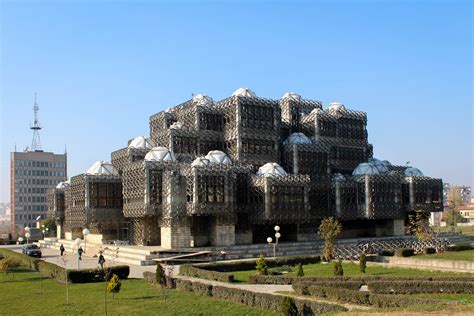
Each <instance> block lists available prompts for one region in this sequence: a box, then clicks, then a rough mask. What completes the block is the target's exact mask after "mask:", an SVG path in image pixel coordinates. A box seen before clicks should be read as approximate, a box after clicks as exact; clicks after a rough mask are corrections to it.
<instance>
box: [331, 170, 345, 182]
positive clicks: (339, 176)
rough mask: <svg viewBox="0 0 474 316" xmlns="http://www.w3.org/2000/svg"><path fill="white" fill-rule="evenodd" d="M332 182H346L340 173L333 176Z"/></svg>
mask: <svg viewBox="0 0 474 316" xmlns="http://www.w3.org/2000/svg"><path fill="white" fill-rule="evenodd" d="M333 179H334V181H344V180H346V177H344V175H343V174H342V173H339V172H338V173H335V174H334V178H333Z"/></svg>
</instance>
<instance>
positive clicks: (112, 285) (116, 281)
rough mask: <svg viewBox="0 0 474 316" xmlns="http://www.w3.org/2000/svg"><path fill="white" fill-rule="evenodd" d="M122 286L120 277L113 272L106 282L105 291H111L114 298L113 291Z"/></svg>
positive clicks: (118, 290)
mask: <svg viewBox="0 0 474 316" xmlns="http://www.w3.org/2000/svg"><path fill="white" fill-rule="evenodd" d="M121 286H122V282H120V278H119V277H118V275H116V274H113V275H112V278H111V279H110V280H109V282H107V291H109V292H110V293H112V298H113V299H115V293H119V292H120V288H121Z"/></svg>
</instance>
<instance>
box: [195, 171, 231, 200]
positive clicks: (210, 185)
mask: <svg viewBox="0 0 474 316" xmlns="http://www.w3.org/2000/svg"><path fill="white" fill-rule="evenodd" d="M198 177H199V178H198V183H199V188H198V190H199V192H198V199H199V202H207V203H223V202H224V193H225V191H224V187H225V184H224V183H225V181H224V176H204V175H200V176H198Z"/></svg>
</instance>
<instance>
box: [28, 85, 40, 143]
mask: <svg viewBox="0 0 474 316" xmlns="http://www.w3.org/2000/svg"><path fill="white" fill-rule="evenodd" d="M33 112H34V114H35V122H34V124H33V126H30V129H32V130H33V139H32V140H31V150H33V151H41V139H40V134H39V131H40V130H41V125H40V123H39V117H38V112H39V106H38V103H37V102H36V92H35V105H34V106H33Z"/></svg>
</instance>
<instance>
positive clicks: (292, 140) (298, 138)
mask: <svg viewBox="0 0 474 316" xmlns="http://www.w3.org/2000/svg"><path fill="white" fill-rule="evenodd" d="M284 143H285V144H311V143H312V142H311V139H309V137H308V136H306V135H305V134H303V133H293V134H291V135H290V136H288V138H287V139H286V140H285V142H284Z"/></svg>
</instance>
